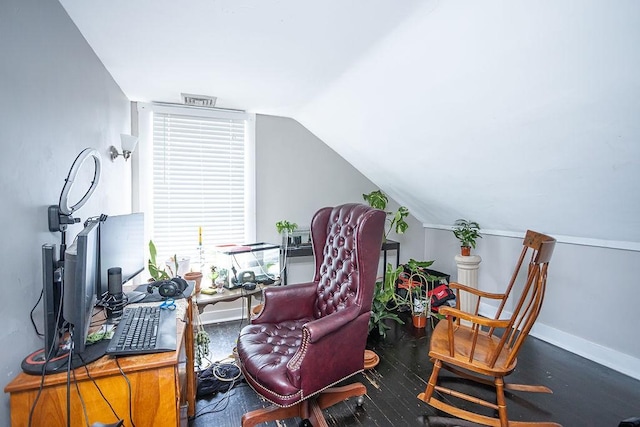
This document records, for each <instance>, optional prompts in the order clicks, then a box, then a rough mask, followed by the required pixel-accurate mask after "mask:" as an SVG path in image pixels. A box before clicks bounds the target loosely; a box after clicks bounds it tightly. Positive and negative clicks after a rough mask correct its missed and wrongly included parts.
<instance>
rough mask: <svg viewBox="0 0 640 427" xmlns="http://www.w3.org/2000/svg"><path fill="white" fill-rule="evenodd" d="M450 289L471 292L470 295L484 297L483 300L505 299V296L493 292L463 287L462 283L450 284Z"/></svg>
mask: <svg viewBox="0 0 640 427" xmlns="http://www.w3.org/2000/svg"><path fill="white" fill-rule="evenodd" d="M449 288H451V289H457V290H461V291H465V292H469V293H470V294H474V295H477V296H479V297H483V298H491V299H503V298H504V294H494V293H491V292H484V291H481V290H479V289H476V288H472V287H470V286H467V285H463V284H462V283H457V282H451V283H449Z"/></svg>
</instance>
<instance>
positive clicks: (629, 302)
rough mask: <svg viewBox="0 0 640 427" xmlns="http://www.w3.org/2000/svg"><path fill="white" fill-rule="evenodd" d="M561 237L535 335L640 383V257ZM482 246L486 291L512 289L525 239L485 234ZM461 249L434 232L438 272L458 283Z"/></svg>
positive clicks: (430, 239)
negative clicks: (457, 257) (639, 271)
mask: <svg viewBox="0 0 640 427" xmlns="http://www.w3.org/2000/svg"><path fill="white" fill-rule="evenodd" d="M536 231H540V232H545V230H536ZM522 236H524V230H523V231H522ZM557 239H558V243H557V244H556V248H555V251H554V254H553V258H552V259H551V263H550V264H549V276H548V284H547V292H546V296H545V301H544V305H543V308H542V311H541V313H540V316H539V317H538V321H537V323H536V325H535V327H534V330H533V331H532V334H533V335H534V336H537V337H538V338H541V339H543V340H545V341H548V342H550V343H552V344H555V345H557V346H559V347H561V348H564V349H566V350H569V351H571V352H574V353H576V354H579V355H581V356H583V357H586V358H588V359H591V360H593V361H595V362H598V363H601V364H603V365H605V366H608V367H610V368H612V369H615V370H617V371H620V372H622V373H625V374H627V375H630V376H632V377H634V378H638V379H640V340H638V339H637V337H638V332H637V327H638V321H637V317H638V315H637V313H638V301H640V287H639V286H638V279H637V272H636V271H635V268H636V267H637V266H638V265H640V253H639V252H637V251H630V250H622V249H612V248H604V247H596V246H587V245H583V244H577V243H567V242H566V241H564V242H563V238H562V237H561V236H558V237H557ZM477 246H478V247H477V250H475V251H474V254H476V255H480V257H481V258H482V262H481V264H480V270H479V287H480V289H483V290H485V291H489V292H502V291H504V289H505V288H506V285H507V283H508V281H509V279H510V275H511V273H512V272H513V267H514V265H515V263H516V261H517V257H518V256H519V254H520V251H521V249H522V238H521V237H518V238H514V237H504V236H496V235H485V236H484V237H483V238H482V239H480V240H478V245H477ZM458 252H459V243H458V241H457V240H456V239H455V238H454V236H453V233H452V232H451V231H448V230H441V229H426V235H425V257H426V258H427V259H434V260H436V262H435V263H434V267H436V266H437V267H441V268H442V269H443V270H442V271H451V272H452V273H453V274H452V275H451V278H452V280H455V278H456V277H457V269H456V265H455V261H454V259H453V258H454V256H455V255H456V254H457V253H458ZM493 308H495V307H493ZM491 309H492V307H490V306H485V307H484V311H483V314H486V315H492V314H493V313H492V312H491Z"/></svg>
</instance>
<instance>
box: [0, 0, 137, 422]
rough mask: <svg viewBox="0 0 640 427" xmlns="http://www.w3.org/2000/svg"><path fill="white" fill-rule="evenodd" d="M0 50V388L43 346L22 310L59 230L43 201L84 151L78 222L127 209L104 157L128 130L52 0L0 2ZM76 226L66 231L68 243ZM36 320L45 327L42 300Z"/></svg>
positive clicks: (117, 168)
mask: <svg viewBox="0 0 640 427" xmlns="http://www.w3.org/2000/svg"><path fill="white" fill-rule="evenodd" d="M0 52H2V57H1V59H0V93H1V94H2V96H0V117H2V119H3V120H2V126H0V143H1V144H2V156H0V180H1V182H2V186H1V187H0V200H2V209H0V224H2V241H3V244H2V247H3V250H2V257H3V259H4V262H3V264H4V265H3V269H2V283H1V284H0V289H1V291H2V293H3V295H4V296H5V301H4V303H3V306H2V310H0V323H1V324H2V328H1V329H0V342H1V343H2V345H3V346H4V350H3V351H1V352H0V375H1V377H2V378H3V380H2V386H3V387H4V386H5V385H6V384H7V383H8V382H9V381H10V380H11V379H12V378H13V377H14V376H15V375H16V374H17V373H19V372H20V363H21V361H22V359H23V358H24V357H25V356H27V355H28V354H29V353H31V352H33V351H35V350H36V349H38V348H40V347H42V340H41V339H39V338H38V337H37V336H36V333H35V331H34V328H33V326H32V325H31V320H30V318H29V312H30V310H31V309H32V307H33V306H34V305H35V303H36V301H38V296H39V295H40V291H41V289H42V274H41V270H42V267H41V246H42V244H44V243H55V244H56V245H59V243H60V233H52V232H49V231H48V226H47V206H48V205H52V204H57V203H58V198H59V196H60V191H61V190H62V186H63V184H64V180H65V178H66V176H67V173H68V170H69V168H70V167H71V164H72V163H73V160H74V159H75V157H76V156H77V155H78V153H80V151H81V150H82V149H84V148H85V147H93V148H96V149H97V150H98V151H99V152H100V153H101V155H102V160H103V161H102V166H103V167H102V177H101V179H100V183H99V185H98V187H97V189H96V191H95V193H94V195H93V196H92V198H91V199H90V200H89V202H88V203H87V204H86V205H85V206H84V207H83V208H81V209H80V210H79V211H78V212H77V215H75V216H76V217H77V218H81V219H82V221H84V220H85V219H87V217H89V216H93V215H98V214H100V213H106V214H116V213H125V212H128V211H129V209H130V205H131V204H130V194H131V192H130V171H129V165H128V164H125V162H124V161H123V160H122V158H119V159H118V161H116V162H115V163H111V161H110V160H109V158H108V157H107V152H108V147H109V146H110V145H112V144H116V145H118V146H119V134H120V133H123V132H129V130H130V119H129V114H130V113H129V111H130V107H129V102H128V100H127V99H126V98H125V96H124V95H123V93H122V92H121V90H120V89H119V87H118V86H117V85H116V84H115V83H114V81H113V79H112V78H111V76H110V75H109V74H108V73H107V72H106V70H105V69H104V67H103V66H102V64H101V63H100V62H99V61H98V59H97V58H96V56H95V55H94V53H93V51H92V50H91V48H90V47H89V46H88V45H87V43H86V42H85V40H84V38H83V37H82V36H81V35H80V33H79V32H78V30H77V29H76V27H75V25H74V24H73V23H72V22H71V20H70V19H69V18H68V16H67V15H66V13H65V11H64V9H63V8H62V7H61V6H60V4H59V3H58V2H56V1H37V0H3V1H2V2H0ZM77 185H80V184H79V183H78V184H77ZM78 230H79V226H74V227H72V228H70V231H69V232H68V242H69V243H70V242H71V240H72V238H73V237H74V236H75V234H76V233H77V231H78ZM33 316H34V319H35V321H36V323H37V324H38V325H39V327H40V330H42V320H41V319H42V310H41V306H38V308H37V309H36V311H35V312H34V314H33ZM7 348H9V350H7ZM93 421H96V420H93ZM0 425H9V395H4V394H3V396H2V397H1V402H0Z"/></svg>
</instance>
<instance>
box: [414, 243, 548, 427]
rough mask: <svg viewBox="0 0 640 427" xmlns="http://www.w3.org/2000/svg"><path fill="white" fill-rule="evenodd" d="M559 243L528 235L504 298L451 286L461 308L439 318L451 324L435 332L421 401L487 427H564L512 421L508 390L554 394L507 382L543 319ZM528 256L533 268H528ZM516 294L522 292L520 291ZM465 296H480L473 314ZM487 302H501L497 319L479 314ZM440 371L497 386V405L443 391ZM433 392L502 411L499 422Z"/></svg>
mask: <svg viewBox="0 0 640 427" xmlns="http://www.w3.org/2000/svg"><path fill="white" fill-rule="evenodd" d="M555 242H556V241H555V239H554V238H552V237H549V236H545V235H544V234H540V233H536V232H534V231H527V233H526V236H525V238H524V242H523V245H524V247H523V249H522V253H521V255H520V259H519V261H518V264H517V265H516V268H515V271H514V273H513V276H512V277H511V281H510V282H509V285H508V286H507V290H506V292H505V293H504V294H493V293H488V292H483V291H479V290H477V289H474V288H470V287H467V286H464V285H461V284H459V283H451V284H450V286H451V288H452V289H454V290H455V291H456V293H457V305H456V307H455V308H453V307H441V308H440V313H441V314H443V315H445V316H447V320H441V321H440V322H439V323H438V325H437V326H436V327H435V329H434V331H433V334H432V337H431V345H430V349H429V357H430V358H431V360H432V361H433V364H434V366H433V371H432V373H431V377H430V378H429V382H428V384H427V387H426V390H425V391H424V393H420V394H419V395H418V398H419V399H421V400H423V401H424V402H426V403H428V404H429V405H431V406H433V407H434V408H437V409H439V410H441V411H444V412H446V413H448V414H451V415H453V416H455V417H459V418H462V419H465V420H468V421H472V422H475V423H479V424H483V425H488V426H500V427H507V426H534V425H535V426H559V424H556V423H551V422H514V421H509V419H508V418H507V406H506V400H505V395H504V390H505V389H507V390H516V391H530V392H541V393H552V391H551V390H550V389H549V388H547V387H544V386H541V385H524V384H505V383H504V379H503V378H504V377H505V376H507V375H509V374H510V373H511V372H513V370H514V369H515V367H516V363H517V355H518V351H519V350H520V348H521V347H522V344H523V342H524V341H525V339H526V338H527V335H528V334H529V331H530V330H531V327H532V326H533V324H534V322H535V320H536V318H537V317H538V314H539V313H540V308H541V307H542V301H543V299H544V291H545V287H546V283H547V268H548V266H549V259H550V258H551V255H552V253H553V248H554V246H555ZM528 253H529V254H530V259H529V262H528V263H524V260H525V258H526V257H527V254H528ZM523 264H524V265H523ZM525 266H526V268H525ZM521 270H522V274H520V271H521ZM525 277H526V280H525V281H524V285H523V286H522V293H521V295H520V297H519V299H518V300H517V301H516V303H515V305H514V306H513V310H512V314H511V315H510V316H509V317H508V318H504V319H501V318H500V317H501V315H503V311H504V309H505V305H506V303H507V301H508V300H509V296H510V293H511V291H512V289H514V284H515V283H516V280H517V279H520V278H522V279H524V278H525ZM515 289H520V288H519V287H518V286H516V287H515ZM461 292H470V293H471V294H473V295H475V296H476V298H477V302H476V304H475V310H474V312H473V313H466V312H463V311H461V310H460V306H459V304H460V303H459V301H460V293H461ZM515 297H517V295H514V296H512V300H513V299H514V298H515ZM482 299H489V300H498V301H500V304H499V307H498V311H497V313H496V315H495V317H494V318H493V319H489V318H486V317H482V316H480V315H479V314H478V311H479V308H480V302H481V301H482ZM454 319H455V320H454ZM461 321H462V322H461ZM469 324H470V325H469ZM441 368H445V369H447V370H449V371H451V372H453V373H455V374H456V375H458V376H460V377H462V378H466V379H469V380H473V381H476V382H478V383H481V384H487V385H493V386H495V391H496V401H495V403H494V402H489V401H487V400H484V399H481V398H479V397H475V396H470V395H468V394H465V393H462V392H460V391H456V390H453V389H450V388H447V387H444V386H442V385H439V384H438V373H439V372H440V369H441ZM434 391H437V392H439V393H441V394H445V395H448V396H453V397H456V398H460V399H464V400H467V401H469V402H472V403H474V404H478V405H482V406H485V407H488V408H492V409H494V410H495V411H497V415H498V417H497V418H496V417H491V416H486V415H482V414H479V413H475V412H471V411H469V410H465V409H461V408H458V407H456V406H453V405H452V404H450V403H445V402H444V401H442V400H438V399H437V398H435V397H434V396H433V394H434ZM485 412H486V411H485Z"/></svg>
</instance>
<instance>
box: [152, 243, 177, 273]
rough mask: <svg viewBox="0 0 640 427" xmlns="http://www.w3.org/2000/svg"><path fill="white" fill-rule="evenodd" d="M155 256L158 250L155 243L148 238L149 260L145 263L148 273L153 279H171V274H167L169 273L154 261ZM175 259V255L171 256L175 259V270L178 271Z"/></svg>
mask: <svg viewBox="0 0 640 427" xmlns="http://www.w3.org/2000/svg"><path fill="white" fill-rule="evenodd" d="M157 256H158V251H157V250H156V245H155V244H154V243H153V240H149V262H148V263H147V268H148V270H149V274H150V275H151V277H152V278H153V280H155V281H158V280H169V279H171V276H169V273H167V272H166V271H165V269H164V268H160V267H158V263H157V262H156V257H157ZM177 259H178V257H177V256H174V257H173V260H174V261H175V268H176V270H175V271H178V261H177Z"/></svg>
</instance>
